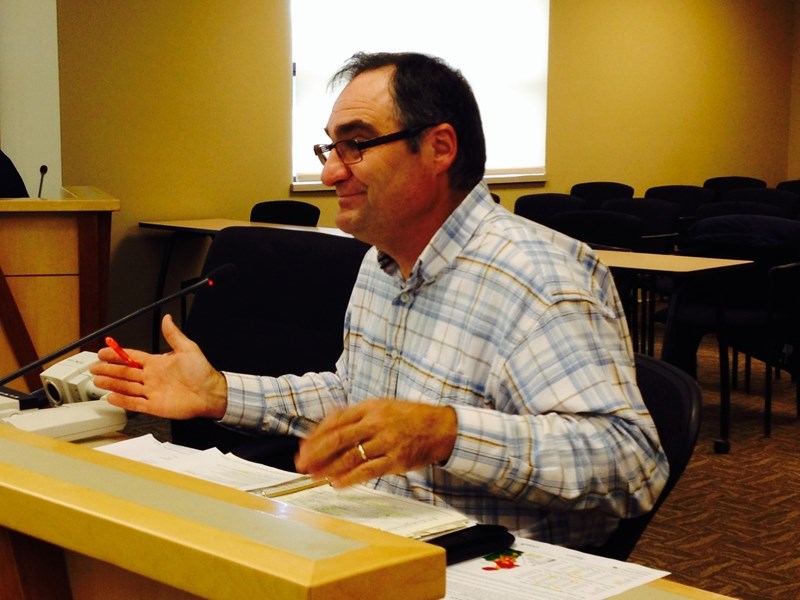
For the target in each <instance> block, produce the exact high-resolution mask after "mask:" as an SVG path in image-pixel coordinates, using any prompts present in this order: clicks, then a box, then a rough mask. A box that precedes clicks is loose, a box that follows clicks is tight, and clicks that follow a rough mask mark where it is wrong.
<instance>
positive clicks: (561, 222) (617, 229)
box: [551, 209, 644, 250]
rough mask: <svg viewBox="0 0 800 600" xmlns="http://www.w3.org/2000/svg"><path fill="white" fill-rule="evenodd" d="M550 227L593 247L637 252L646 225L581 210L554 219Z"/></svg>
mask: <svg viewBox="0 0 800 600" xmlns="http://www.w3.org/2000/svg"><path fill="white" fill-rule="evenodd" d="M551 223H552V224H551V227H552V228H553V229H555V230H557V231H560V232H562V233H565V234H566V235H568V236H570V237H573V238H575V239H577V240H580V241H582V242H586V243H587V244H589V245H590V246H593V247H602V248H624V249H626V250H638V249H639V246H640V245H641V242H642V233H643V232H644V221H643V220H642V219H641V218H640V217H636V216H634V215H626V214H624V213H618V212H612V211H610V210H600V209H596V210H589V209H587V210H580V211H571V212H563V213H559V214H557V215H553V218H552V220H551Z"/></svg>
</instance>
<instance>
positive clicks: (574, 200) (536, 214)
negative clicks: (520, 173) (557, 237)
mask: <svg viewBox="0 0 800 600" xmlns="http://www.w3.org/2000/svg"><path fill="white" fill-rule="evenodd" d="M585 208H586V200H584V199H583V198H578V197H577V196H572V195H570V194H559V193H555V192H546V193H541V194H524V195H522V196H520V197H519V198H517V200H516V202H514V214H517V215H520V216H521V217H525V218H526V219H530V220H531V221H536V222H537V223H541V224H542V225H547V226H549V225H550V221H551V219H552V217H553V215H557V214H558V213H562V212H568V211H572V210H584V209H585Z"/></svg>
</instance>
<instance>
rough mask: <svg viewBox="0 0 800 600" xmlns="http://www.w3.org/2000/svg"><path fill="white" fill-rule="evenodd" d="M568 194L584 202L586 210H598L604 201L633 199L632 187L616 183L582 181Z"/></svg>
mask: <svg viewBox="0 0 800 600" xmlns="http://www.w3.org/2000/svg"><path fill="white" fill-rule="evenodd" d="M569 193H570V194H572V195H573V196H577V197H578V198H583V199H584V200H586V204H587V207H588V208H599V207H600V204H602V203H603V201H605V200H611V199H612V198H633V187H631V186H630V185H628V184H627V183H619V182H617V181H584V182H581V183H576V184H575V185H573V186H572V189H570V192H569Z"/></svg>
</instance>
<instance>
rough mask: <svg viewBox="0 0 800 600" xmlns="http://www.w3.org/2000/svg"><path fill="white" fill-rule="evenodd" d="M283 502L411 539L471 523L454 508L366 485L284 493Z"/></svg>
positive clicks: (327, 487) (324, 487) (321, 487)
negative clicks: (424, 502) (423, 501)
mask: <svg viewBox="0 0 800 600" xmlns="http://www.w3.org/2000/svg"><path fill="white" fill-rule="evenodd" d="M280 501H281V502H286V503H287V504H291V505H292V506H298V507H300V508H305V509H307V510H313V511H314V512H319V513H324V514H326V515H329V516H331V517H338V518H340V519H346V520H348V521H354V522H356V523H360V524H362V525H367V526H369V527H374V528H376V529H381V530H383V531H389V532H391V533H395V534H397V535H402V536H405V537H411V538H423V537H428V536H431V535H435V534H438V533H444V532H446V531H453V530H455V529H461V528H462V527H466V526H467V525H468V520H467V518H466V517H465V516H463V515H461V514H460V513H457V512H455V511H453V510H450V509H447V508H442V507H438V506H434V505H432V504H423V503H422V502H420V501H419V500H414V499H413V498H405V497H403V496H398V495H396V494H390V493H387V492H382V491H380V490H375V489H372V488H368V487H366V486H363V485H356V486H352V487H349V488H345V489H341V490H336V489H334V488H332V487H331V486H329V485H325V486H319V487H315V488H311V489H306V490H302V491H299V492H295V493H293V494H289V495H286V496H281V498H280Z"/></svg>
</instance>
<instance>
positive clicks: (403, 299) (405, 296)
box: [400, 292, 411, 304]
mask: <svg viewBox="0 0 800 600" xmlns="http://www.w3.org/2000/svg"><path fill="white" fill-rule="evenodd" d="M409 300H411V296H410V295H409V293H408V292H403V293H402V294H400V302H402V303H403V304H408V301H409Z"/></svg>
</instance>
